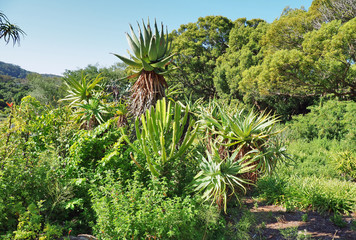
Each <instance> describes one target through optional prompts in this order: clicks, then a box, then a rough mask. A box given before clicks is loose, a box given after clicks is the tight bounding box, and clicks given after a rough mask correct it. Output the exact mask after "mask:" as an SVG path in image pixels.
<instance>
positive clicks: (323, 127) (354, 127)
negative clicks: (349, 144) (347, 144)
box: [289, 100, 356, 141]
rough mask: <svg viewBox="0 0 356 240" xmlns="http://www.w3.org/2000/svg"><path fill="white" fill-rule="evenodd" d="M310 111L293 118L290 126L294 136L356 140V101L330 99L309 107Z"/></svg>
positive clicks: (296, 137)
mask: <svg viewBox="0 0 356 240" xmlns="http://www.w3.org/2000/svg"><path fill="white" fill-rule="evenodd" d="M309 109H310V110H311V112H310V113H308V114H306V115H304V116H302V115H299V116H296V117H294V118H293V121H292V123H291V124H289V127H290V128H291V129H292V131H293V138H295V139H298V138H304V139H308V140H312V139H314V138H327V139H337V140H341V139H349V140H352V141H355V140H356V135H355V134H356V103H355V102H352V101H337V100H329V101H326V102H325V103H321V104H320V105H319V106H311V107H309Z"/></svg>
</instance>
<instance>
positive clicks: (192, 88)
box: [172, 16, 233, 98]
mask: <svg viewBox="0 0 356 240" xmlns="http://www.w3.org/2000/svg"><path fill="white" fill-rule="evenodd" d="M232 27H233V23H232V22H231V20H229V19H228V18H226V17H222V16H207V17H204V18H203V17H200V18H199V19H198V21H197V22H195V23H188V24H183V25H181V26H180V28H179V29H178V31H174V32H173V33H172V37H173V45H174V50H173V51H174V52H177V53H179V55H178V56H177V58H175V60H174V64H176V65H177V66H178V67H179V69H178V70H177V71H176V72H175V73H174V75H173V78H172V79H174V81H177V82H179V83H182V84H183V85H184V91H185V92H186V93H188V94H189V93H194V96H195V97H205V98H208V97H211V96H214V95H215V93H216V89H215V86H214V81H213V72H214V69H215V67H216V60H217V59H218V58H219V57H220V56H221V55H223V54H224V53H226V51H227V49H228V42H229V34H230V31H231V29H232Z"/></svg>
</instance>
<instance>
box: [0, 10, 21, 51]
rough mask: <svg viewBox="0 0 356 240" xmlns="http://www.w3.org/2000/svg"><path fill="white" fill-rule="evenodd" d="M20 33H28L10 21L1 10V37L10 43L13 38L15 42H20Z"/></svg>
mask: <svg viewBox="0 0 356 240" xmlns="http://www.w3.org/2000/svg"><path fill="white" fill-rule="evenodd" d="M20 35H22V36H24V35H26V33H25V32H24V31H23V30H22V29H21V28H19V27H18V26H17V25H15V24H12V23H10V22H9V19H8V18H7V16H6V15H5V14H4V13H2V12H0V38H3V39H4V40H5V42H6V44H8V43H9V42H10V40H12V42H13V44H14V45H15V43H16V42H17V43H20V39H21V37H20Z"/></svg>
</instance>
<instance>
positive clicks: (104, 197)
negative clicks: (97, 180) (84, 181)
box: [91, 174, 217, 239]
mask: <svg viewBox="0 0 356 240" xmlns="http://www.w3.org/2000/svg"><path fill="white" fill-rule="evenodd" d="M167 191H168V189H167V187H166V186H165V183H164V182H163V181H160V182H158V181H157V182H153V183H151V184H149V186H147V187H145V186H144V185H143V184H142V183H141V182H139V181H137V178H136V179H134V180H129V181H127V182H126V183H123V182H122V181H121V180H120V179H118V180H116V179H113V178H112V176H111V175H110V174H108V175H107V177H106V178H105V184H104V185H103V186H100V187H99V188H98V189H96V188H93V189H92V190H91V194H92V196H93V197H92V203H93V208H94V210H95V212H96V215H97V224H96V225H95V227H94V232H95V235H96V236H98V237H99V238H100V239H150V238H151V239H202V237H203V236H204V235H209V234H208V233H209V231H210V229H212V227H214V226H216V225H217V223H216V220H217V219H215V220H214V221H213V223H211V220H210V222H209V223H207V222H208V221H206V220H204V217H203V216H204V214H201V212H202V207H201V206H200V205H199V204H198V203H197V202H196V200H195V199H194V198H191V197H189V196H186V197H178V196H177V197H167V196H166V193H167Z"/></svg>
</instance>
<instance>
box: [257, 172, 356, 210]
mask: <svg viewBox="0 0 356 240" xmlns="http://www.w3.org/2000/svg"><path fill="white" fill-rule="evenodd" d="M271 183H272V184H271ZM276 186H277V188H275V187H276ZM257 187H258V191H259V194H260V196H261V197H263V198H265V199H267V200H268V201H269V202H277V203H280V204H286V205H288V206H289V207H296V208H303V209H306V208H312V209H316V210H319V211H333V212H336V211H339V212H352V211H354V210H355V209H356V186H355V184H354V183H351V182H348V181H341V180H337V179H323V178H322V179H320V178H318V177H316V176H313V177H303V178H299V177H298V176H291V177H290V178H285V179H282V178H280V177H279V176H270V177H266V178H264V179H261V180H260V181H259V182H258V183H257Z"/></svg>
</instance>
